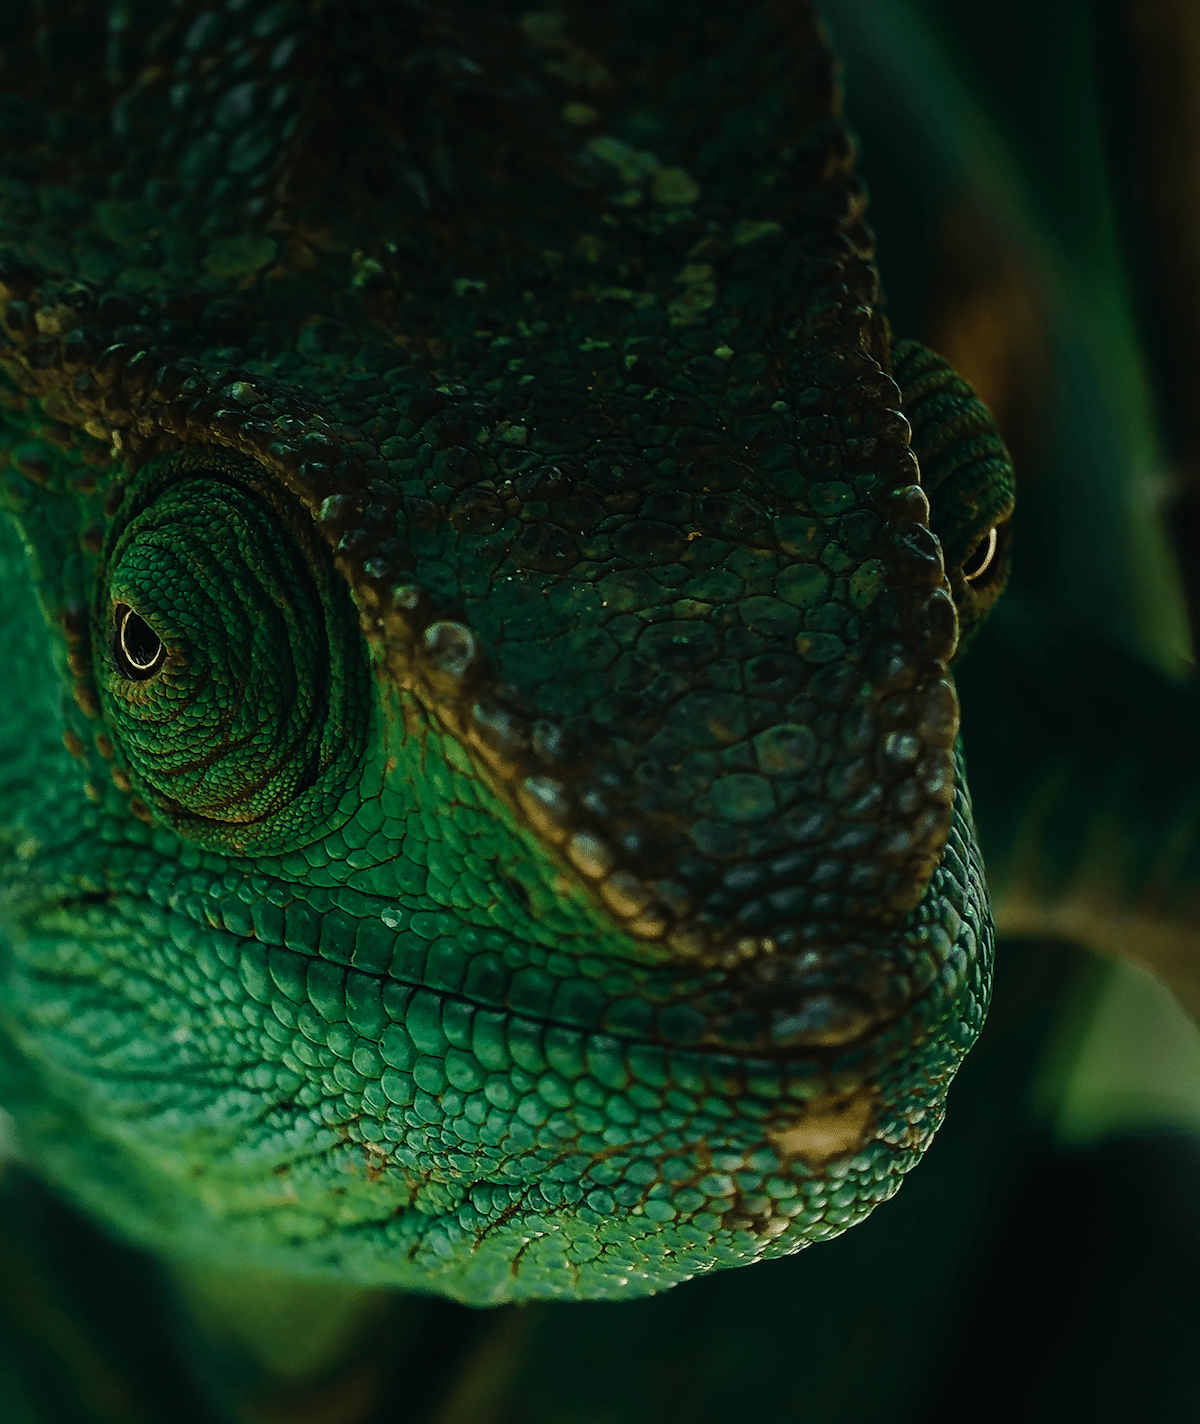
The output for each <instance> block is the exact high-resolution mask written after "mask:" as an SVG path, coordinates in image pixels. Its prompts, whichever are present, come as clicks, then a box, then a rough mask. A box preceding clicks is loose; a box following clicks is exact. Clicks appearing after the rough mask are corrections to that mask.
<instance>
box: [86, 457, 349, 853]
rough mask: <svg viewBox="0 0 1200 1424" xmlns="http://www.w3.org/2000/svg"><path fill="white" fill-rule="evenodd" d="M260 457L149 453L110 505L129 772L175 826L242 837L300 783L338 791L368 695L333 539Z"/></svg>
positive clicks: (120, 719)
mask: <svg viewBox="0 0 1200 1424" xmlns="http://www.w3.org/2000/svg"><path fill="white" fill-rule="evenodd" d="M193 458H194V457H193ZM255 474H256V472H255V470H254V469H253V467H251V466H245V465H242V464H236V465H235V464H234V463H233V462H232V461H231V462H230V465H229V468H227V469H223V468H221V467H220V465H219V464H218V463H217V461H215V460H214V461H213V465H212V467H210V466H208V465H207V464H194V463H191V462H189V461H188V459H187V457H186V456H182V457H178V458H177V460H176V461H172V460H171V459H170V458H168V459H167V460H165V461H163V462H162V464H161V465H154V466H149V467H147V468H146V469H145V470H144V471H143V472H142V474H141V477H140V478H139V480H138V482H137V483H136V484H135V485H133V486H132V488H131V489H129V490H128V491H127V492H126V497H125V503H124V504H122V506H121V507H120V510H119V512H118V514H117V515H116V517H115V519H114V524H113V528H112V531H111V534H110V536H109V543H108V547H107V549H106V550H105V554H104V564H103V568H102V569H101V571H100V579H99V585H100V586H99V589H98V594H99V599H98V608H97V613H98V614H100V616H101V617H102V618H103V619H104V620H105V622H106V623H107V625H108V626H107V629H106V631H107V635H108V636H107V647H106V648H105V647H104V646H103V643H102V642H101V640H97V644H96V651H97V663H96V673H97V691H98V694H99V701H100V706H101V709H102V711H103V714H104V717H105V721H106V722H107V724H108V727H107V730H108V733H109V736H110V737H111V739H112V742H113V744H114V748H115V751H116V756H117V759H118V761H119V769H120V771H121V772H123V773H124V775H125V776H126V777H127V778H128V779H129V781H130V782H131V783H132V785H133V789H134V791H135V792H136V794H137V795H138V797H139V799H141V800H142V801H143V803H144V804H145V805H146V806H148V807H149V808H150V809H151V810H155V811H157V812H158V813H159V814H160V815H161V816H162V817H163V818H164V819H165V820H167V821H168V822H169V823H170V824H172V825H173V826H175V828H176V829H177V830H179V832H180V833H181V834H185V835H194V836H197V837H199V838H202V839H205V840H207V841H208V842H209V843H211V844H213V845H235V844H236V845H237V846H238V847H239V848H241V847H243V846H244V845H246V844H248V840H247V836H248V834H249V831H248V829H247V828H249V827H259V830H258V831H256V832H255V833H254V834H256V835H259V836H260V839H261V838H262V837H267V836H269V835H273V834H276V833H277V832H276V831H275V830H272V829H271V826H272V825H274V826H276V827H278V828H283V827H284V826H285V824H293V822H294V823H295V824H297V825H300V824H302V823H303V815H302V813H301V812H300V811H299V810H295V809H294V808H295V807H296V805H297V803H298V802H299V801H300V800H301V798H304V797H309V799H310V801H312V798H313V797H315V798H317V799H318V800H321V798H324V800H322V804H325V802H326V801H334V800H336V798H337V797H338V796H340V794H341V785H342V779H343V778H344V776H345V775H348V774H349V772H350V769H351V767H352V765H353V763H354V760H355V755H356V752H357V749H358V746H359V736H360V734H361V731H362V729H363V725H364V724H363V718H362V713H363V709H364V708H365V706H366V702H367V698H366V694H365V688H364V686H363V682H362V679H363V677H364V675H365V668H364V666H363V663H362V655H361V645H360V643H359V641H358V638H357V636H356V635H357V627H356V620H355V617H354V609H353V605H352V604H351V603H350V601H349V596H348V591H347V590H346V589H345V587H344V586H343V585H342V583H341V581H340V580H339V578H338V576H337V574H336V572H335V570H334V568H333V566H332V563H331V561H330V559H329V554H328V550H327V549H326V548H325V546H324V545H323V544H322V543H321V542H320V541H319V540H318V539H317V538H316V536H315V534H314V533H313V531H312V528H311V522H307V523H306V521H305V519H304V518H303V517H301V512H300V511H299V510H298V509H296V508H294V507H293V506H292V505H291V504H290V503H289V502H288V501H287V500H285V499H283V498H282V497H280V496H279V495H278V492H277V491H274V490H273V489H272V488H271V487H270V486H268V485H266V484H265V482H259V481H257V480H256V478H255ZM97 621H99V619H98V620H97ZM312 804H313V805H315V804H316V802H315V801H312ZM313 814H315V813H313ZM321 814H324V812H322V813H321ZM287 816H292V817H293V822H288V821H287ZM272 818H274V820H273V819H272ZM278 833H279V834H283V833H284V832H283V831H282V830H280V831H279V832H278ZM263 843H265V841H264V842H263Z"/></svg>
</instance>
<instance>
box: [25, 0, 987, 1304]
mask: <svg viewBox="0 0 1200 1424" xmlns="http://www.w3.org/2000/svg"><path fill="white" fill-rule="evenodd" d="M0 30H2V33H0V39H2V40H3V42H4V49H3V73H2V75H0V81H2V87H3V92H4V94H5V95H6V97H5V99H4V106H5V107H4V109H3V187H2V202H3V207H2V214H0V216H2V226H3V233H2V234H0V235H2V237H3V240H4V241H5V242H6V243H7V244H8V248H9V255H8V257H7V258H6V259H5V260H4V262H3V267H2V271H0V279H2V282H3V288H4V292H3V296H4V305H3V308H2V316H3V326H4V332H5V333H6V336H5V340H6V343H7V344H6V347H5V349H4V351H3V364H4V369H5V371H6V372H7V373H8V376H9V378H10V385H9V386H8V387H7V389H6V391H5V393H4V396H3V400H4V404H5V423H4V437H3V438H4V442H5V443H4V449H5V451H6V456H7V466H6V468H5V469H4V471H3V491H4V500H5V507H6V508H7V510H8V511H9V516H10V517H9V519H8V520H7V522H6V523H5V524H4V525H3V533H2V535H0V563H2V567H3V581H2V583H0V605H2V616H0V645H2V646H3V650H4V666H5V668H6V671H7V676H6V678H5V685H4V690H3V692H2V693H0V699H2V704H0V705H2V706H3V718H2V722H0V877H2V878H0V885H2V890H0V895H2V898H0V955H2V963H3V973H4V979H3V996H2V1004H0V1022H2V1025H3V1038H4V1088H3V1100H4V1102H5V1103H6V1105H8V1106H9V1107H10V1109H11V1110H12V1111H13V1113H14V1114H15V1115H16V1117H17V1119H18V1122H19V1124H20V1128H21V1131H22V1134H23V1139H24V1142H25V1144H26V1148H27V1151H28V1153H29V1155H30V1157H31V1159H32V1161H33V1162H34V1164H35V1165H36V1167H37V1169H38V1170H39V1171H41V1172H43V1173H44V1174H45V1175H46V1176H48V1177H49V1178H51V1179H52V1180H54V1181H56V1182H58V1183H59V1184H60V1185H62V1186H63V1187H65V1188H66V1189H67V1190H68V1191H70V1192H71V1193H72V1194H73V1195H74V1196H75V1197H76V1199H77V1200H79V1201H80V1202H81V1203H83V1204H84V1205H85V1206H86V1207H87V1208H88V1209H90V1210H92V1211H93V1212H95V1213H97V1214H98V1215H100V1216H101V1217H102V1218H104V1219H105V1220H107V1221H109V1222H111V1223H114V1224H116V1225H117V1226H118V1227H119V1228H120V1229H121V1230H122V1231H124V1232H126V1233H128V1234H130V1235H131V1236H132V1237H133V1238H135V1239H137V1240H139V1241H142V1242H144V1243H147V1244H149V1245H150V1246H152V1247H154V1248H156V1249H160V1250H166V1251H171V1252H174V1253H177V1254H178V1253H184V1254H187V1253H203V1254H205V1255H206V1256H207V1257H209V1258H213V1257H216V1258H218V1259H221V1258H224V1259H229V1260H233V1261H243V1260H246V1259H255V1260H258V1261H259V1262H260V1263H263V1264H267V1265H271V1266H274V1267H279V1268H282V1269H303V1270H305V1271H310V1272H311V1271H313V1270H318V1271H326V1272H329V1273H331V1274H336V1275H338V1276H339V1277H341V1278H344V1279H348V1280H353V1281H357V1282H362V1283H375V1284H383V1285H388V1286H396V1287H403V1288H407V1289H417V1290H429V1291H439V1292H444V1293H446V1294H448V1295H452V1296H455V1297H457V1298H459V1299H462V1300H466V1301H470V1302H475V1303H489V1302H496V1301H501V1300H509V1299H515V1298H519V1297H525V1296H562V1297H605V1296H609V1297H618V1296H623V1295H636V1294H640V1293H644V1292H647V1291H651V1290H655V1289H658V1288H661V1287H663V1286H667V1285H670V1284H671V1283H673V1282H676V1281H679V1280H682V1279H686V1278H687V1277H689V1276H691V1275H693V1274H695V1273H697V1272H701V1271H707V1270H711V1269H713V1268H715V1267H720V1266H727V1265H737V1264H741V1263H744V1262H748V1261H752V1260H754V1259H756V1258H761V1257H767V1256H773V1255H778V1254H781V1253H785V1252H791V1251H795V1250H797V1249H798V1248H800V1247H802V1246H804V1245H805V1244H807V1243H809V1242H811V1241H814V1240H819V1239H821V1238H824V1237H828V1236H831V1235H835V1234H837V1233H838V1232H840V1231H842V1230H844V1229H845V1228H846V1227H847V1226H848V1225H850V1224H852V1223H854V1222H856V1221H858V1220H859V1219H861V1218H862V1217H863V1216H864V1215H865V1214H866V1213H867V1212H868V1211H870V1210H871V1208H872V1207H873V1206H874V1205H875V1204H876V1203H878V1202H879V1201H881V1200H883V1199H884V1198H886V1197H888V1196H889V1195H891V1194H892V1193H893V1192H894V1191H895V1190H896V1188H897V1187H898V1185H899V1183H900V1180H901V1178H902V1176H903V1174H904V1173H905V1171H907V1169H908V1168H909V1167H910V1166H912V1164H913V1163H914V1162H915V1161H916V1160H917V1158H918V1157H919V1155H920V1153H921V1152H922V1150H923V1149H924V1147H925V1146H926V1145H927V1143H928V1142H929V1140H930V1137H931V1134H932V1133H933V1132H934V1130H935V1129H936V1127H937V1125H938V1122H939V1121H940V1118H941V1115H942V1111H943V1104H944V1100H945V1095H946V1090H947V1086H948V1084H949V1081H950V1078H951V1076H952V1074H953V1072H954V1070H955V1068H956V1066H957V1065H958V1063H959V1061H960V1060H961V1058H962V1056H963V1054H964V1053H965V1052H966V1050H967V1049H968V1047H969V1046H970V1044H971V1042H972V1041H973V1039H974V1037H975V1035H976V1033H977V1032H978V1029H979V1026H980V1022H981V1018H982V1015H983V1011H984V1006H985V1002H986V998H987V992H988V976H989V956H990V951H991V923H990V917H989V911H988V905H987V897H986V891H985V887H984V883H983V877H982V871H981V866H980V861H979V856H978V852H977V849H976V844H975V836H974V832H973V828H972V824H971V816H970V807H969V802H968V798H967V791H966V785H965V781H964V777H963V768H962V763H961V756H960V755H959V752H958V750H957V745H958V744H957V734H958V708H957V701H956V697H955V692H954V686H953V681H952V678H951V676H950V673H949V672H948V665H949V663H950V662H951V660H952V658H953V656H954V654H955V650H956V645H957V643H958V640H959V632H960V623H961V625H962V629H963V632H964V633H965V632H968V631H970V629H972V628H973V627H974V626H975V625H976V624H977V623H978V621H979V619H980V618H981V617H982V615H983V613H984V612H986V609H987V607H988V606H989V605H990V603H991V601H992V600H993V599H994V598H995V596H996V594H997V593H998V592H999V590H1000V587H1001V585H1002V583H1003V576H1004V564H1005V557H1004V555H1005V551H1006V544H1007V540H1006V530H1007V523H1006V521H1007V518H1008V514H1009V511H1010V506H1011V478H1010V472H1009V468H1008V463H1007V459H1006V457H1005V455H1004V452H1003V448H1002V447H1001V445H1000V443H999V440H998V438H997V436H996V434H995V430H994V428H993V426H992V424H991V422H990V420H989V418H988V417H987V414H986V412H985V411H983V409H982V407H981V406H980V405H979V404H978V402H977V401H976V400H975V399H974V397H973V396H972V395H971V393H970V392H969V390H967V388H966V387H965V386H964V385H963V384H962V383H961V382H960V381H958V379H957V378H956V377H954V376H953V374H952V373H951V372H949V371H948V369H947V368H946V367H945V366H944V364H943V363H941V362H939V361H938V360H937V359H936V358H933V357H931V356H929V355H928V353H925V352H923V351H921V350H920V349H919V348H914V347H911V346H905V347H901V346H900V345H899V344H898V345H897V347H896V350H895V353H894V354H893V349H892V345H891V338H890V334H889V331H888V327H887V323H886V321H885V319H884V317H883V316H882V315H881V313H880V310H879V308H878V291H877V278H876V274H875V271H874V269H873V267H872V265H871V255H872V239H871V236H870V234H869V232H868V230H867V228H866V227H865V226H864V224H863V213H864V208H865V196H864V192H863V190H862V187H861V185H860V184H859V182H858V180H857V179H856V178H855V176H854V173H853V144H852V142H851V140H850V138H849V137H848V135H847V133H846V131H845V129H844V128H843V126H842V125H841V123H840V121H839V120H838V118H837V110H838V94H837V88H836V81H835V71H834V65H833V62H832V59H831V57H830V55H829V53H828V51H827V49H826V47H825V43H824V40H823V37H822V35H821V32H820V30H819V27H818V26H817V24H816V22H815V21H814V19H813V17H812V16H811V15H810V13H809V12H808V10H807V9H806V7H805V6H804V5H802V4H799V3H791V4H786V5H784V4H776V3H771V0H767V3H760V4H755V5H752V6H747V7H739V6H730V5H726V4H719V3H715V2H714V3H703V0H702V3H697V4H695V5H691V6H688V7H685V8H684V9H683V10H679V9H678V7H674V6H666V5H664V6H661V7H653V6H648V5H640V4H627V5H617V6H600V5H591V4H583V3H575V4H567V5H564V6H563V7H562V8H555V9H547V10H543V11H536V12H532V13H522V11H521V8H520V7H508V6H505V5H496V4H489V5H486V6H485V5H482V4H479V5H475V4H463V5H458V6H454V5H439V6H437V7H435V8H432V9H422V8H418V7H409V6H407V5H402V4H389V5H381V4H378V3H371V4H367V3H363V4H360V5H354V4H348V3H337V4H329V5H324V6H323V5H320V4H317V5H313V6H300V5H295V4H289V3H281V4H266V3H261V0H248V2H247V0H239V3H236V4H234V3H232V0H230V3H229V4H228V5H227V6H226V7H225V8H224V9H222V8H219V7H210V8H203V7H201V6H199V5H197V4H194V3H192V4H189V3H184V4H177V5H174V6H172V7H171V8H170V10H169V11H166V10H164V9H163V8H162V7H161V6H159V5H157V4H150V3H145V0H132V3H131V0H122V3H120V4H115V5H114V6H113V7H112V10H111V16H110V15H109V13H108V11H107V9H106V7H104V6H102V5H100V4H89V3H83V0H81V2H80V3H58V0H44V3H41V4H39V5H36V6H35V7H34V8H33V9H28V8H27V7H23V6H19V5H13V6H10V7H9V8H8V9H7V10H6V13H5V17H4V19H3V21H2V22H0ZM893 377H895V379H894V378H893ZM898 382H899V384H898ZM902 389H903V391H904V392H905V394H902ZM910 421H911V422H912V426H911V427H910ZM914 429H915V432H916V441H915V445H916V453H914V445H913V440H912V439H911V438H910V437H911V435H912V431H913V430H914ZM918 454H920V455H921V456H922V457H923V458H924V461H925V465H926V468H925V471H924V474H923V475H922V473H921V471H920V469H919V465H918V458H917V456H918ZM931 499H932V501H933V504H934V512H933V514H932V516H931V514H930V503H929V501H930V500H931ZM931 526H932V527H931ZM997 528H998V529H999V531H1000V532H999V535H998V536H996V537H993V536H992V531H993V530H996V529H997ZM989 540H990V543H988V542H987V541H989ZM981 541H984V544H985V547H984V554H983V555H978V554H977V553H975V552H973V551H976V550H977V546H981ZM944 551H945V552H944ZM989 554H990V555H992V557H991V561H990V562H988V555H989Z"/></svg>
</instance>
